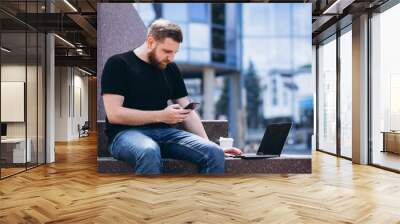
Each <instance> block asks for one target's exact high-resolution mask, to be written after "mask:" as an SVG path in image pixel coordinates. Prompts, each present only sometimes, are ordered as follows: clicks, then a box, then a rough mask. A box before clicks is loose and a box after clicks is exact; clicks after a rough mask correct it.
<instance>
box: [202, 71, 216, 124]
mask: <svg viewBox="0 0 400 224" xmlns="http://www.w3.org/2000/svg"><path fill="white" fill-rule="evenodd" d="M214 86H215V70H214V69H212V68H205V69H204V71H203V119H204V120H213V119H214V114H215V113H214Z"/></svg>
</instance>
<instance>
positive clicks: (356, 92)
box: [352, 15, 368, 164]
mask: <svg viewBox="0 0 400 224" xmlns="http://www.w3.org/2000/svg"><path fill="white" fill-rule="evenodd" d="M352 29H353V34H352V38H353V40H352V44H353V56H352V57H353V59H352V62H353V80H352V81H353V83H352V87H353V102H352V107H353V114H352V115H353V118H352V122H353V129H352V135H353V136H352V145H353V154H352V157H353V162H354V163H358V164H367V163H368V15H361V16H360V17H358V18H355V19H354V20H353V25H352Z"/></svg>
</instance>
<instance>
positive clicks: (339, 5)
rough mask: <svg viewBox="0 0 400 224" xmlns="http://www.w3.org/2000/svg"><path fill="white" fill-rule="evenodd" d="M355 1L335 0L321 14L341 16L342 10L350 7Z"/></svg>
mask: <svg viewBox="0 0 400 224" xmlns="http://www.w3.org/2000/svg"><path fill="white" fill-rule="evenodd" d="M354 1H355V0H336V1H335V2H334V3H333V4H332V5H330V6H329V7H328V8H327V9H325V10H324V12H323V13H322V14H324V15H326V14H342V13H343V10H344V9H345V8H347V7H348V6H349V5H351V4H352V3H353V2H354Z"/></svg>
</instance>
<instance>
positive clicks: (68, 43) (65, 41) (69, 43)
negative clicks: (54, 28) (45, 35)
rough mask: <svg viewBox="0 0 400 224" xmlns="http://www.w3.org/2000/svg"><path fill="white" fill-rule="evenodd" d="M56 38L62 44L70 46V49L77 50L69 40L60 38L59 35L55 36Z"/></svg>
mask: <svg viewBox="0 0 400 224" xmlns="http://www.w3.org/2000/svg"><path fill="white" fill-rule="evenodd" d="M54 36H55V37H57V38H58V39H60V40H61V41H62V42H64V43H66V44H67V45H69V46H70V47H73V48H75V45H73V44H72V43H71V42H69V41H68V40H66V39H64V38H62V37H60V36H59V35H57V34H54Z"/></svg>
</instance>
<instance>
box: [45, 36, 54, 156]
mask: <svg viewBox="0 0 400 224" xmlns="http://www.w3.org/2000/svg"><path fill="white" fill-rule="evenodd" d="M54 47H55V46H54V35H53V34H52V33H49V34H47V35H46V61H47V65H46V163H52V162H54V161H55V150H54V134H55V72H54V67H55V60H54V58H55V57H54Z"/></svg>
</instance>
